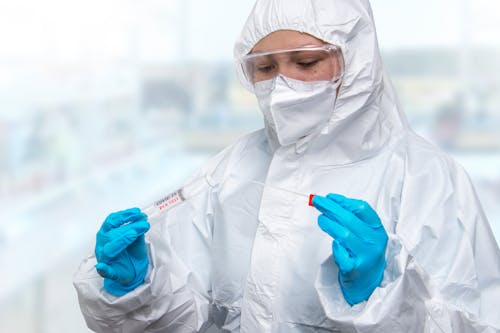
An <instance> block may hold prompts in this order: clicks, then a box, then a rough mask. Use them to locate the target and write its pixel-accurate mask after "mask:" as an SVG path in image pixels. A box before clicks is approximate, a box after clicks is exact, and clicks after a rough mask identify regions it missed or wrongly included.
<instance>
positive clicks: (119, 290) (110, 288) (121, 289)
mask: <svg viewBox="0 0 500 333" xmlns="http://www.w3.org/2000/svg"><path fill="white" fill-rule="evenodd" d="M148 266H149V259H148V258H147V257H146V259H145V260H143V261H142V262H141V263H140V265H134V269H135V274H136V275H135V278H134V280H132V281H131V282H130V283H127V284H124V283H120V282H118V281H116V280H111V279H108V278H105V279H104V289H105V290H106V291H107V292H108V293H110V294H112V295H114V296H123V295H125V294H127V293H129V292H131V291H132V290H134V289H135V288H137V287H138V286H140V285H142V284H143V283H144V279H145V277H146V274H147V273H148Z"/></svg>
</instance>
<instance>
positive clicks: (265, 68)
mask: <svg viewBox="0 0 500 333" xmlns="http://www.w3.org/2000/svg"><path fill="white" fill-rule="evenodd" d="M275 68H276V66H275V65H273V64H269V65H258V66H257V71H258V72H260V73H269V72H272V71H273V70H274V69H275Z"/></svg>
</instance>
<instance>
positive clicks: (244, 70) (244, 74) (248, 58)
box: [237, 44, 345, 92]
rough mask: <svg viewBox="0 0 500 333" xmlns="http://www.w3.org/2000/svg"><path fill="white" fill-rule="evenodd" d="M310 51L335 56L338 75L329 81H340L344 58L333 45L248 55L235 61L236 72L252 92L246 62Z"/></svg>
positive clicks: (310, 46)
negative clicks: (236, 63) (330, 53)
mask: <svg viewBox="0 0 500 333" xmlns="http://www.w3.org/2000/svg"><path fill="white" fill-rule="evenodd" d="M310 51H325V52H332V53H335V54H336V55H337V58H338V66H339V73H338V74H337V75H335V76H334V77H332V79H331V81H337V80H339V79H341V78H342V77H343V76H344V73H345V64H344V57H343V54H342V49H341V48H340V47H339V46H337V45H334V44H323V45H305V46H301V47H297V48H291V49H279V50H273V51H265V52H256V53H248V54H247V55H245V56H242V57H240V58H238V59H237V62H238V67H239V68H238V70H239V71H240V72H241V75H242V77H243V79H244V82H243V84H244V86H245V87H246V88H247V89H249V90H250V91H252V92H253V91H254V85H255V82H253V79H251V78H250V77H248V75H249V74H248V69H247V68H246V66H247V62H249V61H251V60H252V59H256V58H259V57H266V56H272V55H277V54H284V53H294V52H296V53H300V52H310Z"/></svg>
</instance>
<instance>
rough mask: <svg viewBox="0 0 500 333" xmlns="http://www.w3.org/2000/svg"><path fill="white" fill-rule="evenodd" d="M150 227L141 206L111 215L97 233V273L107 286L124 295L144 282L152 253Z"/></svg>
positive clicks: (110, 289) (114, 292)
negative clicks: (147, 239) (148, 236)
mask: <svg viewBox="0 0 500 333" xmlns="http://www.w3.org/2000/svg"><path fill="white" fill-rule="evenodd" d="M148 230H149V223H148V221H147V215H146V214H144V213H142V212H141V210H140V209H139V208H131V209H127V210H123V211H119V212H116V213H112V214H109V215H108V217H107V218H106V220H105V221H104V223H103V224H102V226H101V229H100V230H99V232H98V233H97V236H96V246H95V256H96V258H97V265H96V266H95V267H96V269H97V272H98V273H99V274H100V275H101V276H102V277H103V278H104V289H106V291H107V292H108V293H110V294H113V295H115V296H122V295H125V294H126V293H128V292H129V291H131V290H133V289H135V288H136V287H137V286H139V285H141V284H142V283H144V277H145V276H146V273H147V271H148V264H149V259H148V253H147V250H146V242H145V241H144V234H145V233H146V231H148Z"/></svg>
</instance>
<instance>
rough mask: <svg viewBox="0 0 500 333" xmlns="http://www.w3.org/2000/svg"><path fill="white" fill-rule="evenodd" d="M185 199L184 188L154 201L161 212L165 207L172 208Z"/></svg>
mask: <svg viewBox="0 0 500 333" xmlns="http://www.w3.org/2000/svg"><path fill="white" fill-rule="evenodd" d="M184 200H185V198H184V196H183V194H182V189H180V190H177V191H175V192H172V193H170V194H169V195H167V196H166V197H163V198H161V199H160V200H158V201H156V202H155V203H154V205H155V207H156V208H158V210H159V211H160V212H161V211H163V210H165V209H170V208H172V207H174V206H176V205H178V204H180V203H181V202H183V201H184Z"/></svg>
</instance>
